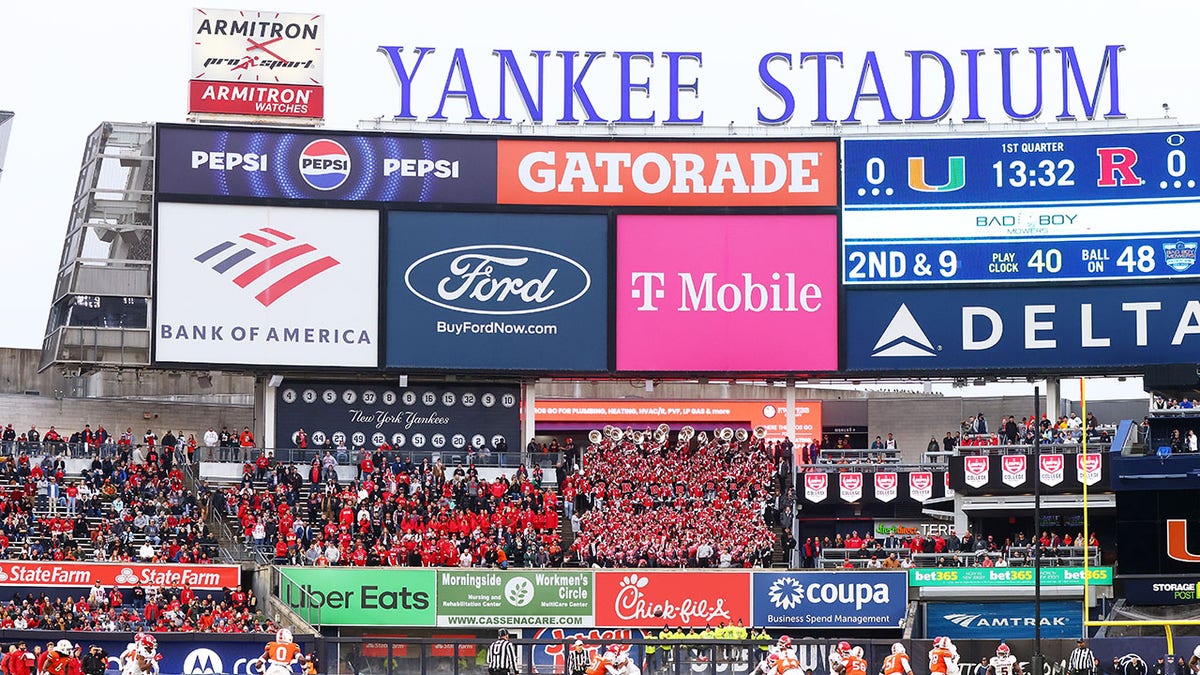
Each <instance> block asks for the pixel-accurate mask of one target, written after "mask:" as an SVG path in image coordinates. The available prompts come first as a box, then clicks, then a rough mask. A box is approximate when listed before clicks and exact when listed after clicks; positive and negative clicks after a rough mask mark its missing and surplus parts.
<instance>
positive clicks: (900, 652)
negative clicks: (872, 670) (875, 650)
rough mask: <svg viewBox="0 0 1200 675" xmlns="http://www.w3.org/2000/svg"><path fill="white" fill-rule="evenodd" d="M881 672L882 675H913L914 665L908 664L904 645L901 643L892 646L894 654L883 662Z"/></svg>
mask: <svg viewBox="0 0 1200 675" xmlns="http://www.w3.org/2000/svg"><path fill="white" fill-rule="evenodd" d="M879 672H880V674H881V675H912V665H910V664H909V662H908V654H906V653H905V652H904V645H902V644H900V643H899V642H897V643H895V644H893V645H892V653H891V654H889V655H888V656H887V658H885V659H884V660H883V667H882V668H881V669H880V670H879Z"/></svg>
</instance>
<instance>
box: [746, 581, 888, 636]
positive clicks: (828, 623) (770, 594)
mask: <svg viewBox="0 0 1200 675" xmlns="http://www.w3.org/2000/svg"><path fill="white" fill-rule="evenodd" d="M752 589H753V597H754V623H753V625H755V626H779V627H782V626H796V627H800V626H803V627H805V628H896V627H898V626H900V625H901V623H902V621H903V619H904V613H905V606H906V605H907V603H908V575H907V574H906V573H905V572H904V571H903V570H901V571H896V572H864V571H857V570H856V571H853V572H755V573H754V574H753V583H752Z"/></svg>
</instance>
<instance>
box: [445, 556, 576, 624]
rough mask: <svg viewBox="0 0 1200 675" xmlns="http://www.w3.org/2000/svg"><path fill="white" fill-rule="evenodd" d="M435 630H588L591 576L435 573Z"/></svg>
mask: <svg viewBox="0 0 1200 675" xmlns="http://www.w3.org/2000/svg"><path fill="white" fill-rule="evenodd" d="M437 588H438V592H437V623H438V625H439V626H590V625H594V622H593V620H592V619H593V615H594V612H593V607H594V600H595V591H594V589H593V587H592V572H591V571H589V570H584V571H578V572H573V571H569V570H553V571H550V570H540V571H512V570H510V571H503V570H450V569H443V570H439V571H438V573H437Z"/></svg>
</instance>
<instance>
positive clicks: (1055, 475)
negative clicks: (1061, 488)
mask: <svg viewBox="0 0 1200 675" xmlns="http://www.w3.org/2000/svg"><path fill="white" fill-rule="evenodd" d="M1066 465H1067V463H1066V461H1065V460H1064V458H1063V456H1062V455H1040V456H1038V475H1039V480H1041V481H1042V485H1049V486H1051V487H1053V486H1055V485H1058V484H1059V483H1061V482H1063V467H1064V466H1066Z"/></svg>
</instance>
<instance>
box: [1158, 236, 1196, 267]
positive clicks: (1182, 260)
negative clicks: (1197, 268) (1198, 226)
mask: <svg viewBox="0 0 1200 675" xmlns="http://www.w3.org/2000/svg"><path fill="white" fill-rule="evenodd" d="M1162 247H1163V258H1164V260H1165V261H1166V263H1167V266H1168V267H1170V268H1171V269H1173V270H1175V271H1176V272H1186V271H1188V270H1189V269H1191V268H1192V265H1195V264H1196V242H1194V241H1188V242H1183V241H1177V242H1175V243H1172V244H1163V245H1162Z"/></svg>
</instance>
